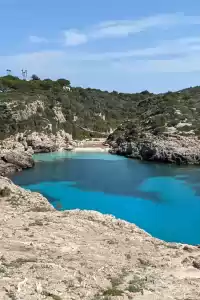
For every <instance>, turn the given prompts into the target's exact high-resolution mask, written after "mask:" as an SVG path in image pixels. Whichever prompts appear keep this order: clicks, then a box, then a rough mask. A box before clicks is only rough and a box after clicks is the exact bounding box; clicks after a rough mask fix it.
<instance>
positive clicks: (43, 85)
mask: <svg viewBox="0 0 200 300" xmlns="http://www.w3.org/2000/svg"><path fill="white" fill-rule="evenodd" d="M199 100H200V87H194V88H190V89H186V90H183V91H180V92H175V93H173V92H168V93H166V94H158V95H155V94H152V93H150V92H148V91H143V92H141V93H135V94H128V93H127V94H125V93H118V92H116V91H113V92H111V93H109V92H107V91H100V90H97V89H91V88H87V89H83V88H78V87H76V88H75V87H70V81H69V80H67V79H64V78H60V79H58V80H56V81H53V80H51V79H49V78H47V79H45V80H41V79H40V78H39V77H38V76H37V75H33V76H32V80H30V81H25V80H21V79H19V78H18V77H14V76H11V75H8V76H4V77H1V78H0V136H1V137H0V138H2V137H5V136H7V135H9V134H13V133H16V132H18V131H19V132H20V131H24V130H44V128H45V124H46V123H47V121H44V120H48V121H49V122H50V123H51V124H52V130H53V131H57V130H58V129H65V130H66V131H68V132H70V133H72V134H73V135H74V137H76V138H79V137H81V138H82V137H86V136H87V137H91V136H94V135H97V133H94V134H93V133H92V132H85V131H83V130H82V129H81V127H84V128H89V129H91V130H94V131H96V132H109V131H110V129H111V128H112V129H115V128H116V127H118V126H119V124H121V123H122V122H123V121H125V120H127V121H131V124H134V126H133V128H132V129H131V130H133V132H137V130H136V129H135V127H138V126H139V127H141V128H143V129H144V130H145V131H147V130H151V131H154V132H155V133H156V134H160V133H162V132H164V131H165V129H166V128H169V127H172V126H173V127H176V126H177V125H178V124H179V123H180V122H183V123H184V122H185V123H191V124H192V127H191V128H192V129H194V131H195V132H200V121H199V120H200V101H199ZM38 101H39V102H42V103H43V106H38V107H37V109H36V112H33V114H32V115H31V114H30V110H31V107H32V106H31V104H33V103H36V104H37V102H38ZM43 107H44V109H43ZM58 107H60V109H61V112H62V114H63V116H64V118H65V119H66V122H64V123H63V122H59V121H58V120H57V118H56V115H55V108H58ZM25 115H26V116H27V118H26V117H25ZM45 122H46V123H45ZM131 126H132V125H131ZM182 128H183V129H184V131H189V128H190V126H188V125H187V124H186V126H185V127H184V126H183V127H182ZM177 130H181V129H178V128H177ZM134 134H135V133H134Z"/></svg>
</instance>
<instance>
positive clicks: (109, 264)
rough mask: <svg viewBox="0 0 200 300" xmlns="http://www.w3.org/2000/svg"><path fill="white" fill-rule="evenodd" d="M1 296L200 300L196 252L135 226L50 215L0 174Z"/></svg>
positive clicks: (104, 218) (83, 215)
mask: <svg viewBox="0 0 200 300" xmlns="http://www.w3.org/2000/svg"><path fill="white" fill-rule="evenodd" d="M0 210H1V211H0V212H1V213H0V226H1V232H0V236H1V238H0V299H2V300H10V299H24V300H37V299H38V300H39V299H48V300H55V299H56V300H72V299H73V300H80V299H85V300H103V299H104V300H105V299H106V300H107V299H112V300H117V299H119V300H128V299H136V300H155V299H156V300H171V299H176V300H183V299H194V300H197V299H200V270H199V260H200V249H199V247H195V246H188V245H181V244H171V243H165V242H162V241H160V240H157V239H155V238H152V237H151V236H150V235H148V234H147V233H145V232H144V231H143V230H141V229H139V228H138V227H136V226H135V225H133V224H129V223H127V222H125V221H121V220H117V219H115V218H114V217H112V216H108V215H102V214H100V213H97V212H88V211H79V210H75V211H64V212H59V211H55V210H54V209H53V208H52V206H51V205H50V204H49V203H48V201H47V200H46V199H45V198H44V197H42V196H41V195H40V194H38V193H32V192H28V191H25V190H23V189H22V188H19V187H17V186H15V185H14V184H13V183H12V182H11V181H10V180H8V179H6V178H3V177H0Z"/></svg>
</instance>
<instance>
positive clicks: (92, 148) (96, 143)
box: [73, 139, 109, 152]
mask: <svg viewBox="0 0 200 300" xmlns="http://www.w3.org/2000/svg"><path fill="white" fill-rule="evenodd" d="M104 141H105V139H98V140H97V139H95V140H90V141H87V140H85V141H82V142H80V143H79V144H78V145H77V147H75V148H74V149H73V151H75V152H108V150H109V147H108V146H104V145H103V142H104Z"/></svg>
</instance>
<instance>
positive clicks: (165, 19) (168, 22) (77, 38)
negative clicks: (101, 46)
mask: <svg viewBox="0 0 200 300" xmlns="http://www.w3.org/2000/svg"><path fill="white" fill-rule="evenodd" d="M199 24H200V18H199V17H198V16H186V15H184V14H183V13H175V14H160V15H155V16H149V17H144V18H141V19H137V20H113V21H106V22H103V23H100V24H97V25H95V26H92V27H91V28H89V29H86V30H83V31H81V30H78V29H69V30H66V31H65V41H66V45H67V46H77V45H80V44H84V43H87V42H88V41H90V40H95V39H104V38H117V37H118V38H119V37H127V36H129V35H133V34H137V33H140V32H143V31H147V30H149V29H151V28H156V29H168V28H170V27H173V26H184V25H199Z"/></svg>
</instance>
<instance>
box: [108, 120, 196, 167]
mask: <svg viewBox="0 0 200 300" xmlns="http://www.w3.org/2000/svg"><path fill="white" fill-rule="evenodd" d="M129 127H130V128H129ZM107 143H108V144H109V145H110V146H111V150H110V152H111V153H113V154H119V155H124V156H127V157H131V158H137V159H141V160H146V161H156V162H164V163H175V164H178V165H182V164H195V165H199V164H200V140H199V139H198V137H195V136H184V135H178V134H169V133H165V134H159V135H155V134H153V133H150V132H145V131H143V129H142V128H137V127H136V126H134V125H132V126H130V124H129V125H127V127H126V126H125V127H123V126H122V127H119V128H118V129H117V130H116V131H115V132H114V133H113V134H111V135H110V136H109V137H108V139H107Z"/></svg>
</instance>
